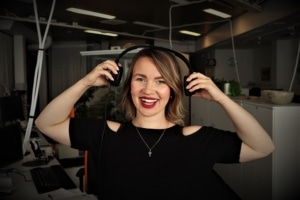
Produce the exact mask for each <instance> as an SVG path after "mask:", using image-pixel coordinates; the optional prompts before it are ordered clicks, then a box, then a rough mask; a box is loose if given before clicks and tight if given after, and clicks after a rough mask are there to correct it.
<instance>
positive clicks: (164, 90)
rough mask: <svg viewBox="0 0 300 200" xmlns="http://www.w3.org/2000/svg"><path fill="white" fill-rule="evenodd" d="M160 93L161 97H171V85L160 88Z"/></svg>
mask: <svg viewBox="0 0 300 200" xmlns="http://www.w3.org/2000/svg"><path fill="white" fill-rule="evenodd" d="M158 93H159V95H160V96H161V97H165V98H168V99H169V97H170V93H171V89H170V88H169V87H165V88H162V89H161V90H159V92H158Z"/></svg>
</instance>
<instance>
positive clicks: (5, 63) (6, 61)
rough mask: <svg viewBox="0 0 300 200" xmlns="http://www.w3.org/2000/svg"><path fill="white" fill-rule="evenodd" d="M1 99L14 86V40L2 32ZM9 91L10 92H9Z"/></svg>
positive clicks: (0, 60) (0, 51)
mask: <svg viewBox="0 0 300 200" xmlns="http://www.w3.org/2000/svg"><path fill="white" fill-rule="evenodd" d="M0 44H1V45H0V97H1V96H4V95H6V93H7V92H10V90H11V89H13V88H15V85H14V67H13V38H12V37H11V36H9V35H6V34H4V33H1V32H0ZM7 90H8V91H7Z"/></svg>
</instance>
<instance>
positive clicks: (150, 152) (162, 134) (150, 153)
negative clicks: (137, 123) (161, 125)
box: [135, 127, 166, 157]
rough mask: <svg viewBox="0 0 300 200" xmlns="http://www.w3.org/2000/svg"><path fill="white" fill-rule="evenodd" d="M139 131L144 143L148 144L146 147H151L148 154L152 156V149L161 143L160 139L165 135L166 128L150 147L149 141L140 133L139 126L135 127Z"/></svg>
mask: <svg viewBox="0 0 300 200" xmlns="http://www.w3.org/2000/svg"><path fill="white" fill-rule="evenodd" d="M135 129H136V131H137V133H138V134H139V136H140V138H141V140H142V141H143V142H144V144H145V145H146V147H147V148H148V149H149V151H148V156H149V157H151V155H152V149H153V148H154V147H155V146H156V145H157V144H158V143H159V141H160V140H161V138H162V137H163V136H164V134H165V132H166V129H165V130H164V131H163V132H162V133H161V135H160V136H159V138H158V140H157V141H156V142H155V143H154V144H153V146H152V147H151V148H150V147H149V145H148V144H147V142H146V141H145V139H144V138H143V136H142V134H141V133H140V131H139V129H138V128H137V127H135Z"/></svg>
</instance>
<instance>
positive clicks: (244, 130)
mask: <svg viewBox="0 0 300 200" xmlns="http://www.w3.org/2000/svg"><path fill="white" fill-rule="evenodd" d="M194 78H195V79H194ZM192 79H194V80H193V81H191V80H192ZM188 81H191V82H190V84H189V85H188V86H187V89H191V90H190V91H191V92H193V91H195V90H198V89H200V88H202V90H201V91H200V92H196V93H195V94H194V96H197V97H201V98H205V99H207V100H212V101H215V102H217V103H219V104H220V105H221V106H222V107H223V109H224V110H225V112H226V113H227V115H228V116H229V118H230V119H231V120H232V122H233V125H234V127H235V130H236V132H237V134H238V136H239V137H240V139H241V140H242V142H243V143H242V148H241V153H240V162H246V161H250V160H254V159H258V158H262V157H265V156H267V155H269V154H270V153H271V152H272V151H273V150H274V144H273V141H272V140H271V138H270V136H269V135H268V133H267V132H266V131H265V130H264V128H263V127H262V126H261V125H260V124H259V123H258V121H257V120H256V119H255V118H254V117H253V116H252V115H251V114H250V113H248V112H247V111H246V110H245V109H243V108H242V107H241V106H239V105H238V104H237V103H235V102H234V101H232V100H231V99H230V98H229V97H228V96H227V95H226V94H224V93H223V92H222V91H221V90H220V89H219V88H218V87H217V86H216V85H215V84H214V82H213V81H212V80H211V79H210V78H209V77H206V76H204V75H203V74H200V73H194V74H192V75H190V76H189V78H188Z"/></svg>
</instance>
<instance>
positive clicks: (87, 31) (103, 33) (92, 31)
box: [84, 30, 118, 37]
mask: <svg viewBox="0 0 300 200" xmlns="http://www.w3.org/2000/svg"><path fill="white" fill-rule="evenodd" d="M84 32H85V33H92V34H98V35H105V36H111V37H117V36H118V34H116V33H108V32H101V31H95V30H85V31H84Z"/></svg>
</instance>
